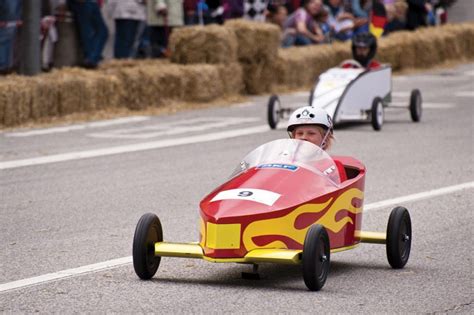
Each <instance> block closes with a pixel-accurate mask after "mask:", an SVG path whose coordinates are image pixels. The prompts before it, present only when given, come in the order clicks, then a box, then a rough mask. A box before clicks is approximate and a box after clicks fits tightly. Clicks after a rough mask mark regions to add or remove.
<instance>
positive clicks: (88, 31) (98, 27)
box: [67, 0, 109, 69]
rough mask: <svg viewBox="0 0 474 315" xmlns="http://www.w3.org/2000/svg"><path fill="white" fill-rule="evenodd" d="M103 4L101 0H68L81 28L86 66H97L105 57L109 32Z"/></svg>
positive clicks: (83, 63) (77, 24)
mask: <svg viewBox="0 0 474 315" xmlns="http://www.w3.org/2000/svg"><path fill="white" fill-rule="evenodd" d="M99 2H100V3H99ZM101 4H102V1H100V0H67V5H68V7H69V10H71V12H72V13H73V16H74V20H75V23H76V27H77V29H78V30H79V38H80V41H81V45H82V50H83V58H84V59H83V62H82V66H83V67H84V68H90V69H94V68H97V66H98V64H99V62H100V61H101V60H102V59H103V58H102V52H103V50H104V46H105V43H106V41H107V37H108V36H109V32H108V30H107V26H106V25H105V21H104V18H103V17H102V13H101V11H100V6H101Z"/></svg>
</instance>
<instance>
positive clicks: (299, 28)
mask: <svg viewBox="0 0 474 315" xmlns="http://www.w3.org/2000/svg"><path fill="white" fill-rule="evenodd" d="M321 8H322V2H321V0H306V1H305V2H304V6H303V7H302V8H299V9H298V10H296V11H295V12H293V14H291V15H290V16H289V17H288V19H287V20H286V22H285V32H286V33H287V34H286V36H285V38H284V39H283V47H290V46H293V45H297V46H305V45H311V44H318V43H321V42H323V41H324V35H323V33H322V31H321V29H320V27H319V25H318V24H317V23H316V21H315V20H314V16H316V15H317V14H318V13H319V11H320V10H321Z"/></svg>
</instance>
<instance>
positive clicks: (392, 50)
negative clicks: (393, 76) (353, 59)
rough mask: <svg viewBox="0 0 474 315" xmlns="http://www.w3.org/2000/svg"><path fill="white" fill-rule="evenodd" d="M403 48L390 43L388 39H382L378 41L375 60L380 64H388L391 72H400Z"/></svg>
mask: <svg viewBox="0 0 474 315" xmlns="http://www.w3.org/2000/svg"><path fill="white" fill-rule="evenodd" d="M402 51H403V47H401V46H400V45H397V44H396V43H394V42H393V41H391V40H390V39H389V38H388V37H385V38H382V39H381V40H380V41H379V44H378V49H377V55H376V57H375V58H376V59H377V60H379V61H380V62H382V63H388V64H390V66H391V67H392V70H394V71H396V70H400V68H401V65H400V57H401V55H402Z"/></svg>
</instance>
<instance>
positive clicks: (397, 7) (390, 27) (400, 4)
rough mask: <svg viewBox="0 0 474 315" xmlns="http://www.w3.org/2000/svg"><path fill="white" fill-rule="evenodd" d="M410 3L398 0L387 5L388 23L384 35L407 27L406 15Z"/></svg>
mask: <svg viewBox="0 0 474 315" xmlns="http://www.w3.org/2000/svg"><path fill="white" fill-rule="evenodd" d="M407 7H408V5H407V4H406V2H405V1H404V0H401V1H396V2H395V3H393V4H388V5H386V6H385V8H386V11H387V24H386V25H385V27H384V33H383V34H384V35H387V34H390V33H392V32H395V31H402V30H404V29H406V24H405V16H406V11H407Z"/></svg>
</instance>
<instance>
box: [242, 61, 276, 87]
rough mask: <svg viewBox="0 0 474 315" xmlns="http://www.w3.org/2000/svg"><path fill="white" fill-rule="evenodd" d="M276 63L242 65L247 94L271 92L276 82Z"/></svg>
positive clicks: (263, 62) (264, 62)
mask: <svg viewBox="0 0 474 315" xmlns="http://www.w3.org/2000/svg"><path fill="white" fill-rule="evenodd" d="M276 67H277V63H276V62H274V61H270V60H264V61H261V62H254V63H242V69H243V71H244V74H245V75H244V76H243V81H244V85H245V92H246V93H247V94H262V93H267V92H270V91H271V90H272V87H273V85H274V83H275V82H276V78H275V71H276Z"/></svg>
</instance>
